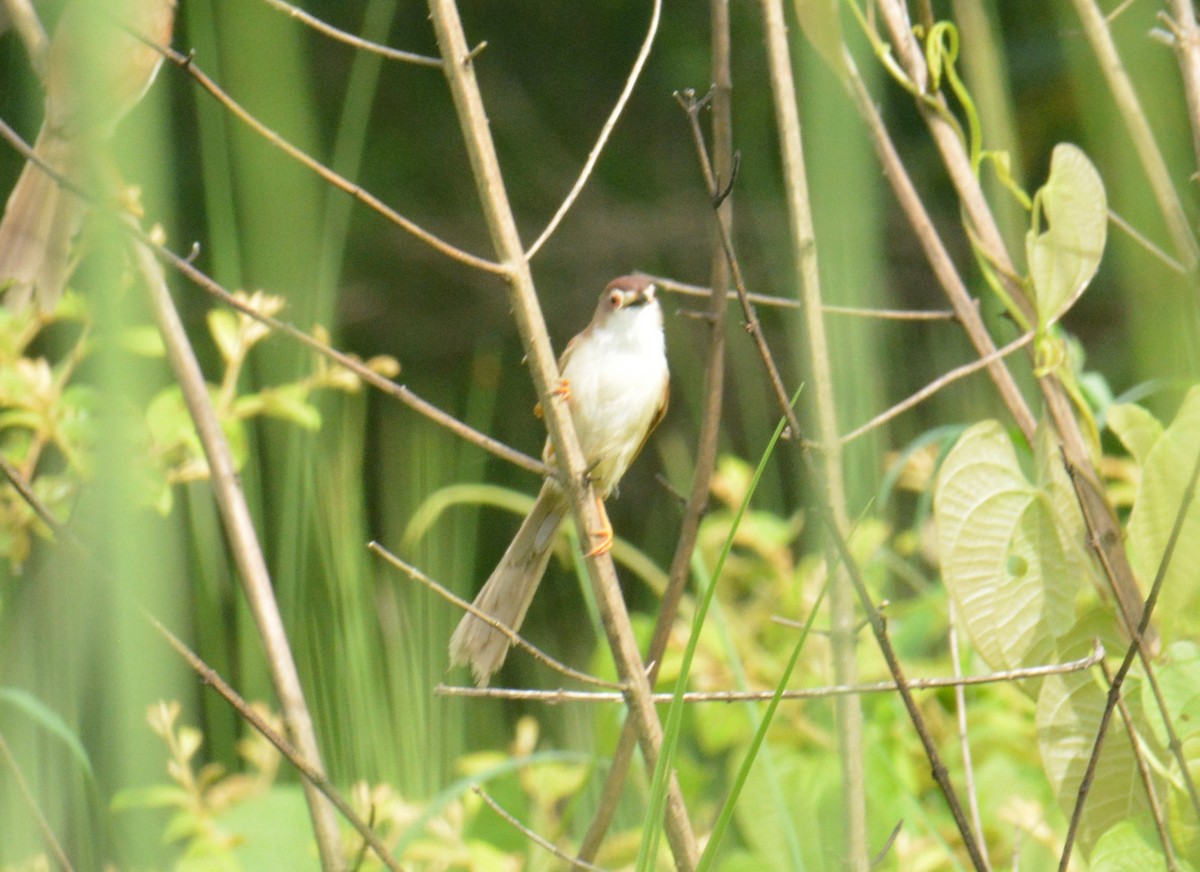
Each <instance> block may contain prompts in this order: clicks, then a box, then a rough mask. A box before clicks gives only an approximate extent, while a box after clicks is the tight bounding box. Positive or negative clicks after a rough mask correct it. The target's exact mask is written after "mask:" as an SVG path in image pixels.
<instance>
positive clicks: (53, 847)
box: [0, 734, 75, 872]
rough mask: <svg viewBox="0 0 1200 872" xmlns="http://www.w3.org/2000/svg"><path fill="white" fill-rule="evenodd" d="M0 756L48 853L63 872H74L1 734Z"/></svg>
mask: <svg viewBox="0 0 1200 872" xmlns="http://www.w3.org/2000/svg"><path fill="white" fill-rule="evenodd" d="M0 754H2V755H3V756H4V759H5V760H6V761H7V762H8V766H9V768H10V769H12V774H13V781H14V782H16V785H17V791H18V792H19V793H20V794H21V799H23V800H24V801H25V804H26V805H27V806H29V811H30V813H31V814H32V815H33V819H34V820H35V821H37V826H38V829H39V830H41V832H42V838H43V839H45V840H46V844H47V845H48V846H49V847H50V853H51V854H53V855H54V859H55V861H56V862H57V863H58V865H59V866H61V867H62V868H63V869H64V870H65V872H75V867H74V866H72V865H71V861H70V860H69V859H68V858H67V852H66V851H64V850H63V846H62V844H61V843H60V842H59V841H58V837H57V836H55V835H54V830H53V829H51V828H50V822H49V821H48V820H46V816H45V815H44V814H42V810H41V808H40V807H39V806H38V801H37V797H36V796H34V795H33V791H32V790H31V789H30V787H29V782H28V781H26V780H25V775H24V773H22V772H21V767H20V766H19V765H17V758H16V757H14V756H13V752H12V749H11V748H9V747H8V742H6V741H5V740H4V736H3V735H2V734H0Z"/></svg>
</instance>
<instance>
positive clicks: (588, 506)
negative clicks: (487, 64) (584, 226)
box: [429, 0, 698, 870]
mask: <svg viewBox="0 0 1200 872" xmlns="http://www.w3.org/2000/svg"><path fill="white" fill-rule="evenodd" d="M429 11H430V14H431V18H432V19H433V26H434V30H435V32H436V34H437V40H438V46H439V48H440V50H441V54H442V58H443V60H444V67H443V68H444V70H445V73H446V80H447V82H448V83H449V86H450V93H451V96H452V97H453V99H454V106H455V109H456V110H457V112H458V117H459V123H460V126H461V128H462V133H463V140H464V142H465V144H466V148H467V154H468V157H469V158H470V163H471V169H472V172H473V174H474V176H475V183H476V186H477V188H478V190H479V199H480V204H481V206H482V208H483V212H484V218H485V220H486V223H487V226H488V231H489V233H490V234H491V237H492V244H493V246H494V247H495V249H496V253H497V256H498V259H499V262H500V263H501V264H502V265H503V266H504V268H505V271H506V276H505V278H506V279H507V281H508V291H509V301H510V302H511V304H512V308H513V313H514V316H515V318H516V322H517V328H518V330H519V332H520V335H521V341H522V344H523V345H524V348H525V353H526V357H527V359H528V361H529V365H530V370H531V374H532V376H533V381H534V386H535V388H536V389H537V393H538V395H539V396H540V397H542V398H543V403H542V405H543V410H544V412H545V421H546V425H547V427H548V429H549V431H550V439H551V442H552V444H553V445H554V451H555V457H556V458H557V459H558V462H559V470H560V472H561V474H562V483H563V487H564V489H565V490H566V492H567V495H568V496H569V497H570V500H571V506H572V515H573V518H574V521H575V525H576V528H577V529H580V530H597V529H600V527H601V522H600V515H599V509H598V505H597V502H596V499H595V494H594V492H593V490H592V487H591V483H590V482H589V481H588V478H587V462H586V460H585V458H584V456H583V452H582V450H581V449H580V447H579V440H578V437H577V436H576V434H575V426H574V423H573V422H572V420H571V415H570V412H569V411H568V408H567V406H566V404H565V403H563V402H561V400H559V399H556V397H555V395H554V393H553V388H554V386H555V385H556V384H557V383H558V379H559V373H558V366H557V363H556V361H555V355H554V352H553V349H552V348H551V345H550V337H549V335H548V334H547V332H546V324H545V320H544V319H543V317H542V312H541V307H540V305H539V303H538V299H537V294H536V291H535V290H534V285H533V276H532V274H531V273H530V269H529V262H528V259H527V258H526V255H525V249H524V247H523V246H522V244H521V240H520V236H519V235H518V233H517V227H516V221H515V219H514V217H513V214H512V209H511V207H510V205H509V201H508V192H507V191H506V190H505V186H504V179H503V176H502V175H501V172H500V164H499V160H498V158H497V156H496V151H495V144H494V142H493V140H492V136H491V131H490V128H489V126H488V120H487V113H486V112H485V111H484V106H483V97H482V95H481V94H480V91H479V84H478V82H477V80H476V78H475V70H474V61H473V59H472V58H471V56H470V52H469V49H468V47H467V41H466V36H465V35H464V33H463V28H462V21H461V20H460V18H459V14H458V7H457V5H456V3H455V2H454V0H429ZM586 564H587V568H588V576H589V579H590V580H591V583H592V587H593V589H594V590H595V594H596V601H597V605H598V607H599V610H600V617H601V622H602V623H603V625H604V631H605V634H606V635H607V637H608V642H609V645H610V647H611V648H612V653H613V658H614V660H615V661H616V665H617V672H618V675H619V676H620V678H621V680H622V682H624V685H625V698H626V700H627V704H628V706H629V714H630V718H631V720H633V721H634V722H635V723H636V727H637V731H638V743H639V746H640V747H641V750H642V756H643V757H644V758H645V760H646V763H647V766H648V767H649V768H650V771H651V772H653V769H654V766H655V764H656V763H657V761H658V754H659V749H660V747H661V744H662V724H661V723H660V721H659V719H658V714H657V712H656V711H655V709H654V703H653V702H652V700H651V696H650V683H649V680H648V678H647V676H646V673H645V671H644V670H643V668H642V659H641V654H640V652H639V651H638V648H637V643H636V642H635V640H634V637H633V628H632V627H631V625H630V623H629V615H628V612H627V611H626V609H625V603H624V600H623V599H622V597H621V589H620V586H619V585H618V582H617V576H616V572H615V570H614V568H613V563H612V559H611V557H610V556H609V555H608V554H603V555H598V556H592V557H588V558H587V560H586ZM664 823H665V829H666V833H667V841H668V842H669V844H670V846H671V851H672V853H673V854H674V857H675V865H676V868H677V869H680V870H690V869H692V868H694V867H695V864H696V859H697V857H698V850H697V847H696V838H695V835H694V834H693V833H692V828H691V822H690V821H689V820H688V818H687V809H686V807H685V805H684V802H683V794H682V792H681V791H680V789H679V784H678V780H677V779H676V778H675V777H674V775H672V777H671V780H670V785H669V788H668V796H667V808H666V815H665V821H664Z"/></svg>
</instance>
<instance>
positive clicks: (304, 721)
mask: <svg viewBox="0 0 1200 872" xmlns="http://www.w3.org/2000/svg"><path fill="white" fill-rule="evenodd" d="M129 223H131V224H132V221H130V222H129ZM133 250H134V253H135V256H136V259H137V265H138V269H139V271H140V273H141V275H142V278H143V281H144V283H145V285H146V291H147V296H148V297H149V300H150V308H151V310H152V312H153V314H154V320H155V323H156V324H157V325H158V329H159V332H160V333H161V334H162V337H163V343H164V345H165V346H166V349H167V360H168V361H169V362H170V364H171V369H172V371H173V372H174V373H175V379H176V381H178V383H179V387H180V390H181V391H182V392H183V398H184V402H185V403H186V404H187V407H188V412H189V414H190V415H191V417H192V421H193V422H194V423H195V426H196V432H197V434H198V435H199V437H200V442H201V444H202V445H203V446H204V453H205V456H206V457H207V458H208V466H209V471H210V475H211V481H212V488H213V495H214V496H215V498H216V501H217V508H218V509H219V510H220V513H221V519H222V521H223V523H224V526H225V533H226V536H227V537H228V540H229V547H230V550H231V551H232V552H233V557H234V562H235V563H236V564H237V567H238V573H239V575H240V576H241V580H242V588H243V590H244V591H245V594H246V599H247V601H248V602H249V604H250V612H251V614H252V615H253V616H254V623H255V626H256V627H257V628H258V633H259V636H261V637H262V642H263V647H264V648H265V649H266V654H267V663H268V666H269V667H270V671H271V680H272V683H273V684H274V686H275V693H276V695H278V697H279V706H280V709H281V710H282V712H283V720H284V724H285V725H286V726H287V733H288V737H289V738H290V739H291V742H292V744H293V745H294V746H295V748H296V750H297V752H298V753H299V754H300V755H301V757H302V758H303V759H304V761H305V762H306V764H307V765H308V766H309V767H310V768H311V769H312V770H314V771H316V772H323V767H322V765H321V754H320V751H319V749H318V747H317V737H316V733H315V732H314V731H313V724H312V716H311V715H310V714H309V711H308V705H307V704H306V703H305V701H304V690H303V688H302V687H301V685H300V674H299V673H298V672H297V671H296V661H295V659H294V658H293V657H292V649H291V646H290V644H289V643H288V638H287V632H286V630H285V629H284V626H283V618H282V617H281V616H280V614H279V607H278V605H277V604H276V602H275V591H274V587H273V586H272V584H271V575H270V571H269V570H268V569H267V561H266V558H265V557H264V556H263V552H262V546H261V545H260V543H259V541H258V534H257V532H256V531H255V529H254V519H253V518H251V517H250V509H249V507H248V506H247V505H246V498H245V495H244V494H243V493H242V488H241V483H240V482H239V480H238V475H237V470H236V468H235V467H234V463H233V455H232V453H231V452H230V449H229V443H228V442H227V441H226V439H225V434H224V432H223V431H222V430H221V424H220V422H219V421H218V420H217V415H216V412H215V410H214V409H213V407H212V401H211V399H210V397H209V394H208V387H207V385H206V384H205V381H204V374H203V373H202V372H201V370H200V364H199V363H198V362H197V360H196V355H195V353H194V352H193V351H192V346H191V344H190V343H189V342H188V338H187V333H186V332H185V331H184V329H183V324H182V322H181V321H180V320H179V313H178V312H177V311H176V310H175V304H174V301H172V299H171V293H170V291H169V290H168V288H167V283H166V278H165V277H164V275H163V270H162V266H161V265H160V264H159V262H158V260H157V259H156V257H155V255H154V252H153V251H152V250H151V249H150V248H149V247H148V246H147V245H144V244H142V243H140V242H138V243H134V244H133ZM303 786H304V796H305V799H306V800H307V802H308V809H309V814H310V816H311V817H312V822H313V833H314V834H315V836H316V840H317V848H318V851H319V853H320V856H321V867H322V868H323V869H325V870H340V869H342V868H343V866H342V853H341V835H340V833H339V832H338V824H337V817H336V816H335V814H334V809H333V806H332V805H330V804H329V801H328V800H327V799H326V798H325V797H324V796H322V795H321V792H320V790H318V788H317V787H316V785H314V784H313V783H312V782H311V781H308V780H305V781H304V782H303Z"/></svg>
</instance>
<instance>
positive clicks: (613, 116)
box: [525, 0, 662, 260]
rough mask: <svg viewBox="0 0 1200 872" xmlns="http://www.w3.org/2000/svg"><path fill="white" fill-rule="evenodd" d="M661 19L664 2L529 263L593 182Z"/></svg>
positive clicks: (528, 253)
mask: <svg viewBox="0 0 1200 872" xmlns="http://www.w3.org/2000/svg"><path fill="white" fill-rule="evenodd" d="M661 16H662V0H654V8H653V9H652V10H651V12H650V25H649V27H647V29H646V38H645V39H643V40H642V47H641V48H640V49H638V53H637V58H636V59H635V60H634V62H633V67H632V68H631V69H630V70H629V75H628V76H626V77H625V87H624V88H622V89H621V95H620V96H619V97H618V98H617V102H616V104H615V105H614V106H613V108H612V111H611V112H610V113H608V120H607V121H605V122H604V126H603V127H602V128H601V129H600V135H599V136H597V137H596V144H595V145H593V146H592V150H591V151H590V152H589V153H588V156H587V160H586V161H584V164H583V169H582V170H580V171H579V178H577V179H576V180H575V184H574V185H572V186H571V190H570V192H569V193H568V194H567V196H566V197H565V198H564V199H563V201H562V204H561V205H560V206H559V207H558V211H556V212H555V213H554V217H553V218H551V219H550V223H549V224H547V225H546V229H545V230H543V231H542V235H541V236H539V237H538V238H537V239H536V240H534V243H533V245H531V246H529V248H528V250H527V251H526V252H525V257H526V258H527V259H529V260H533V257H534V255H535V254H537V253H538V251H539V250H540V249H541V247H542V246H543V245H545V244H546V240H547V239H549V238H550V237H551V236H552V235H553V234H554V231H555V230H557V229H558V225H559V224H560V223H561V222H562V220H563V218H564V217H565V216H566V214H567V211H568V210H569V209H570V208H571V207H572V206H573V205H574V204H575V201H576V200H577V199H578V198H579V194H580V193H581V192H582V191H583V186H584V185H585V184H587V180H588V179H589V178H591V175H592V170H593V169H594V168H595V166H596V161H597V160H599V159H600V153H601V152H602V151H604V146H605V145H606V144H607V143H608V138H609V136H611V135H612V132H613V128H614V127H616V126H617V119H618V118H620V117H621V113H622V112H623V111H624V110H625V104H626V103H628V102H629V95H630V94H632V93H633V86H634V85H636V84H637V80H638V78H639V77H641V75H642V68H643V67H644V66H645V65H646V59H647V58H648V57H650V48H651V47H652V46H653V45H654V35H655V34H656V33H658V21H659V18H660V17H661Z"/></svg>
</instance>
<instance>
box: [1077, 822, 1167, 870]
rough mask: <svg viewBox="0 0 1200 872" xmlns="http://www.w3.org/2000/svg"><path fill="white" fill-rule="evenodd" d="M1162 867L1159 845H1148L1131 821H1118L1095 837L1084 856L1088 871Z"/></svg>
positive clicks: (1161, 852)
mask: <svg viewBox="0 0 1200 872" xmlns="http://www.w3.org/2000/svg"><path fill="white" fill-rule="evenodd" d="M1162 867H1163V851H1162V846H1161V845H1157V846H1154V845H1150V844H1149V843H1148V842H1147V841H1146V840H1145V838H1143V837H1142V834H1141V833H1140V832H1139V831H1138V828H1137V827H1136V826H1134V824H1133V823H1132V822H1131V821H1122V822H1121V823H1119V824H1117V825H1116V826H1114V827H1112V828H1111V829H1110V830H1109V831H1108V832H1106V833H1105V834H1104V835H1102V836H1101V837H1100V838H1099V839H1097V840H1096V847H1095V848H1093V849H1092V853H1091V856H1090V857H1088V868H1089V869H1090V870H1091V872H1144V870H1146V869H1160V868H1162Z"/></svg>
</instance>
